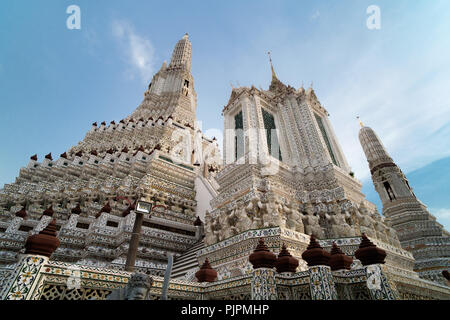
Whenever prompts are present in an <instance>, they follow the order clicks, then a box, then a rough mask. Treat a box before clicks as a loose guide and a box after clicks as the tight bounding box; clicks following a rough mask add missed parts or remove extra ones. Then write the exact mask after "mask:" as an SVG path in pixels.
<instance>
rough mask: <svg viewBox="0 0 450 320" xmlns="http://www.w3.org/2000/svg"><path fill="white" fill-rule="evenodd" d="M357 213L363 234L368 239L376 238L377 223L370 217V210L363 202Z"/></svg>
mask: <svg viewBox="0 0 450 320" xmlns="http://www.w3.org/2000/svg"><path fill="white" fill-rule="evenodd" d="M355 213H356V219H357V220H358V224H359V229H360V231H361V234H363V233H364V234H365V235H366V236H368V237H371V238H376V237H377V236H376V232H375V231H374V228H375V226H374V224H375V221H374V220H373V219H372V218H371V217H370V213H369V210H368V209H367V208H366V206H365V205H364V203H362V202H361V204H360V205H359V209H358V210H357V211H356V212H355Z"/></svg>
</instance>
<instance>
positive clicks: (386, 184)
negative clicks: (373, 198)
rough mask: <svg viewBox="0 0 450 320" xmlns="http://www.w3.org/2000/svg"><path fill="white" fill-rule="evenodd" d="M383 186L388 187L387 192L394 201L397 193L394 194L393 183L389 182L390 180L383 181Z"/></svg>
mask: <svg viewBox="0 0 450 320" xmlns="http://www.w3.org/2000/svg"><path fill="white" fill-rule="evenodd" d="M383 186H384V188H385V189H386V192H387V194H388V196H389V199H390V200H391V201H392V200H394V199H395V194H394V190H392V187H391V185H390V184H389V182H387V181H385V182H383Z"/></svg>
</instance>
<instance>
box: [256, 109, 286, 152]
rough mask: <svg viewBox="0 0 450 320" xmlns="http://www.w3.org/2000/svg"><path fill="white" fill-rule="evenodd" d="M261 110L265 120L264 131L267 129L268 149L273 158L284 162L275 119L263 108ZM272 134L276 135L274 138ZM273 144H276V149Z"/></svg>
mask: <svg viewBox="0 0 450 320" xmlns="http://www.w3.org/2000/svg"><path fill="white" fill-rule="evenodd" d="M261 110H262V115H263V120H264V129H266V138H267V148H268V149H269V153H270V155H271V156H272V157H274V158H277V159H278V160H280V161H282V160H283V159H282V158H281V149H280V143H279V142H278V137H277V132H276V131H275V130H276V126H275V118H274V117H273V115H272V114H271V113H269V112H267V111H266V110H264V109H263V108H261ZM272 134H274V136H273V137H272ZM272 143H273V144H274V148H272Z"/></svg>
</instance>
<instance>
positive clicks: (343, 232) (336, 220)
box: [326, 201, 355, 238]
mask: <svg viewBox="0 0 450 320" xmlns="http://www.w3.org/2000/svg"><path fill="white" fill-rule="evenodd" d="M330 210H331V212H330V215H328V214H326V218H327V220H329V221H330V223H331V233H332V236H333V237H334V238H340V237H352V236H355V232H354V230H353V228H352V227H351V226H350V225H349V224H348V223H347V221H345V214H343V213H342V211H341V206H340V205H339V204H338V203H337V202H336V201H333V202H332V203H331V205H330Z"/></svg>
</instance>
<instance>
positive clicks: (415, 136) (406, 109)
mask: <svg viewBox="0 0 450 320" xmlns="http://www.w3.org/2000/svg"><path fill="white" fill-rule="evenodd" d="M70 5H77V6H78V7H79V8H80V12H81V25H80V27H81V29H79V30H78V29H68V28H67V23H66V22H67V19H68V18H69V16H70V14H68V13H66V10H67V8H68V7H69V6H70ZM370 5H376V6H378V7H379V8H380V21H381V23H380V28H379V29H369V28H368V27H367V19H368V18H369V17H370V16H371V14H368V13H367V8H368V7H369V6H370ZM449 11H450V1H447V0H442V1H438V0H414V1H408V0H397V1H384V0H383V1H382V0H371V1H365V0H345V1H325V0H323V1H299V0H293V1H265V0H258V1H256V0H254V1H252V0H247V1H232V0H230V1H149V0H145V1H144V0H142V1H138V0H129V1H113V0H108V1H106V0H96V1H86V0H70V1H65V0H46V1H39V2H38V1H33V2H30V1H25V0H3V1H1V4H0V110H1V112H0V119H1V124H2V125H1V126H0V135H1V136H2V137H3V139H1V140H0V141H1V143H0V187H1V186H3V184H5V183H11V182H13V181H14V179H15V177H16V176H17V175H18V173H19V170H20V168H21V167H23V166H25V165H26V164H27V163H28V160H29V157H30V156H31V155H33V154H35V153H36V154H38V156H39V158H40V159H42V158H43V157H44V155H45V154H47V153H49V152H52V154H53V155H54V157H57V156H58V155H59V154H61V153H63V152H64V151H66V150H68V149H69V148H70V147H71V146H73V145H76V144H77V143H78V141H80V140H82V139H83V137H84V135H85V134H86V132H87V131H88V130H89V129H90V127H91V124H92V123H93V122H95V121H97V122H102V121H106V122H109V121H111V120H116V121H117V120H120V119H122V118H124V117H126V116H128V115H129V114H130V113H131V112H132V111H133V110H134V109H135V108H136V107H137V106H138V105H139V103H140V102H141V101H142V99H143V93H144V91H145V90H146V87H147V86H148V83H149V81H150V80H151V77H152V75H153V74H154V73H155V72H156V71H158V70H159V68H160V66H161V64H162V63H163V61H164V60H167V61H169V60H170V56H171V53H172V50H173V47H174V46H175V44H176V42H177V41H178V40H179V39H180V38H181V37H182V36H183V35H184V34H185V33H186V32H188V33H189V38H190V40H191V42H192V45H193V62H192V73H193V76H194V79H195V90H196V92H197V95H198V106H197V118H198V120H200V121H202V127H203V130H204V131H206V134H207V135H209V136H216V137H218V138H220V135H221V132H222V130H223V118H222V116H221V110H222V108H223V106H224V105H225V104H226V103H227V101H228V99H229V95H230V93H231V84H233V85H234V86H238V85H241V86H251V85H255V87H260V86H261V87H262V88H264V89H266V88H267V87H268V86H269V84H270V80H271V71H270V67H269V61H268V56H267V51H269V50H270V51H271V54H272V59H273V63H274V67H275V70H276V73H277V75H278V78H279V79H280V80H281V81H282V82H284V83H285V84H289V85H291V86H293V87H295V88H298V87H300V86H301V85H302V83H303V84H304V86H305V87H309V86H310V85H311V84H312V85H313V88H314V90H315V92H316V95H317V96H318V98H319V100H320V101H321V103H322V105H323V106H324V107H325V108H326V109H327V110H328V112H329V113H330V121H331V123H332V125H333V127H334V130H335V132H336V135H337V137H338V139H339V142H340V144H341V146H342V148H343V150H344V152H345V154H346V156H347V159H348V162H349V164H350V166H351V167H352V169H353V171H354V172H355V174H356V177H357V178H358V179H359V180H360V181H362V183H363V185H364V187H363V191H364V192H365V193H366V194H367V196H368V199H369V200H371V201H372V202H374V203H376V204H377V205H380V202H379V198H378V196H377V195H376V193H375V192H374V190H373V186H372V183H371V180H370V172H369V170H368V166H367V162H366V160H365V157H364V153H363V151H362V148H361V146H360V144H359V141H358V130H359V125H358V123H357V121H356V119H355V118H356V116H360V117H361V119H362V121H363V122H364V124H365V125H367V126H370V127H372V128H373V129H374V130H375V131H376V132H377V134H378V135H379V136H380V138H381V139H382V141H383V143H384V145H385V146H386V148H387V149H388V151H389V153H390V154H391V156H392V157H393V159H394V161H395V162H396V163H397V164H398V165H399V166H400V167H401V168H402V170H403V172H405V173H406V174H407V175H408V177H409V173H411V174H413V176H414V174H415V176H414V177H417V179H411V178H410V179H411V182H412V186H413V188H415V190H416V189H417V190H416V194H417V195H418V197H419V198H421V196H423V197H424V198H425V199H428V200H429V202H428V203H427V202H425V201H424V200H422V201H424V203H425V204H426V205H428V207H429V209H430V211H431V212H432V213H433V214H435V215H436V216H437V218H438V220H439V221H440V222H441V223H442V224H444V225H445V226H446V228H447V230H449V229H450V228H449V226H450V200H449V199H450V194H449V191H448V190H449V186H450V182H448V181H449V180H445V181H441V183H439V184H437V183H435V181H434V180H433V179H431V178H430V177H435V176H437V177H440V175H439V174H438V173H439V172H440V173H442V171H445V172H448V171H449V169H448V166H446V165H442V163H449V162H448V161H447V162H445V159H447V158H448V157H450V90H449V89H448V88H449V87H450V77H449V76H448V75H449V74H450V37H449V34H450V19H448V12H449ZM219 141H221V139H219ZM430 172H431V173H430ZM436 174H437V175H436ZM414 183H416V184H417V186H416V187H415V186H414ZM421 188H422V189H423V190H425V191H423V192H422V191H420V190H422V189H421ZM438 199H439V200H438ZM379 209H380V211H381V207H379Z"/></svg>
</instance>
